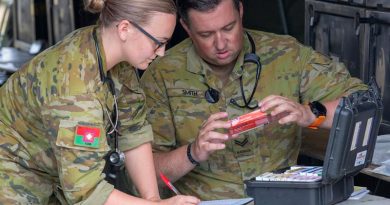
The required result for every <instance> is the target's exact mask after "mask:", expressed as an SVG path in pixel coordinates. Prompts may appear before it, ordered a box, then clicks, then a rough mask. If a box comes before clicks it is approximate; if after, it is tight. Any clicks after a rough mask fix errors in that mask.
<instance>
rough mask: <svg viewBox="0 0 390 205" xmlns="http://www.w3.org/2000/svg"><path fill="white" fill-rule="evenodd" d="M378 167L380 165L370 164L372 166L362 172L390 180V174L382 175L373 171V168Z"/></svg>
mask: <svg viewBox="0 0 390 205" xmlns="http://www.w3.org/2000/svg"><path fill="white" fill-rule="evenodd" d="M377 167H378V166H377V165H370V166H368V167H366V168H364V169H363V170H362V171H360V172H361V173H363V174H367V175H368V176H372V177H375V178H377V179H380V180H383V181H387V182H390V176H385V175H382V174H378V173H375V172H372V170H373V169H375V168H377Z"/></svg>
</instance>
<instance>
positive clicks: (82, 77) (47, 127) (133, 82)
mask: <svg viewBox="0 0 390 205" xmlns="http://www.w3.org/2000/svg"><path fill="white" fill-rule="evenodd" d="M92 30H93V27H86V28H82V29H79V30H77V31H75V32H73V33H71V34H70V35H68V36H67V37H66V38H65V39H64V40H63V41H61V42H60V43H58V44H57V45H55V46H53V47H51V48H49V49H47V50H46V51H44V52H42V53H41V54H39V55H38V56H36V57H35V58H34V59H32V60H31V61H30V62H29V63H28V64H26V65H24V66H23V67H22V68H21V70H19V71H18V72H17V73H14V74H13V75H12V76H11V77H10V78H9V79H8V81H7V82H6V84H4V85H3V86H2V87H1V88H0V96H1V99H0V115H1V119H0V186H1V192H0V204H47V203H50V204H51V203H55V204H58V203H61V204H79V203H83V204H94V205H96V204H103V203H104V202H105V201H106V200H107V197H108V196H109V195H110V193H111V192H112V191H113V189H114V187H113V186H112V185H111V184H108V183H107V181H105V180H104V178H105V175H104V174H103V173H102V171H103V168H104V166H105V160H104V158H103V157H104V156H105V155H106V154H107V153H108V151H110V146H109V145H108V143H107V139H106V133H105V129H106V126H107V125H108V116H107V114H106V112H105V110H107V111H108V113H111V112H112V108H113V102H114V101H113V96H112V94H111V93H110V91H109V89H108V86H107V85H106V84H103V83H102V81H101V78H100V74H99V70H98V63H97V56H96V53H95V45H94V41H93V38H92ZM98 34H99V31H98ZM97 36H100V35H97ZM98 38H99V39H98V41H99V45H100V50H101V51H102V53H101V55H102V59H103V65H106V64H105V56H104V52H103V51H104V50H103V48H102V47H101V46H102V43H101V39H100V37H98ZM103 67H104V68H103V70H104V72H105V73H107V71H106V68H105V66H103ZM110 73H111V75H112V78H113V81H114V83H115V88H116V94H117V96H118V108H119V119H120V122H121V127H120V133H121V134H122V135H121V136H120V138H119V144H120V145H119V149H121V150H122V151H126V150H129V149H132V148H134V147H136V146H138V145H141V144H143V143H146V142H150V141H152V136H153V134H152V129H151V127H150V125H149V124H147V123H146V120H145V117H146V112H145V111H146V110H145V109H144V108H145V106H144V103H145V101H144V99H145V96H144V94H143V91H142V90H141V88H140V87H139V84H138V78H137V76H136V74H135V71H134V70H133V69H132V68H130V67H129V65H128V64H119V65H117V66H116V67H115V68H113V69H112V70H110ZM77 125H79V126H93V127H97V128H99V129H100V131H101V132H100V142H99V146H98V148H91V147H82V146H77V145H76V144H75V143H74V139H75V127H76V126H77Z"/></svg>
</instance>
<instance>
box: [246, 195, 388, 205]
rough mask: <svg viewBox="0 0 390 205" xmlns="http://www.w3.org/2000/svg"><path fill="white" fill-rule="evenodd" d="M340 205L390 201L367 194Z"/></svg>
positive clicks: (374, 203)
mask: <svg viewBox="0 0 390 205" xmlns="http://www.w3.org/2000/svg"><path fill="white" fill-rule="evenodd" d="M254 204H255V203H254V202H251V203H249V204H248V205H254ZM337 204H338V205H355V204H359V205H385V204H390V199H389V198H385V197H381V196H374V195H371V194H367V195H366V196H364V197H363V198H361V199H359V200H346V201H343V202H340V203H337Z"/></svg>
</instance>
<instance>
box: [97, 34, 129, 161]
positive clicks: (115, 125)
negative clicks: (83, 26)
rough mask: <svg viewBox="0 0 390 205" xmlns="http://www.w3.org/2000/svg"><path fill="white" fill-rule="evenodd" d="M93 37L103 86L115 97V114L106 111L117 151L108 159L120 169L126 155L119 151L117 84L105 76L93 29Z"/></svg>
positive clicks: (109, 132)
mask: <svg viewBox="0 0 390 205" xmlns="http://www.w3.org/2000/svg"><path fill="white" fill-rule="evenodd" d="M92 36H93V40H94V42H95V49H96V56H97V61H98V66H99V73H100V79H101V81H102V82H103V84H105V83H107V85H108V88H109V90H110V92H111V94H112V96H113V97H114V108H113V113H112V115H111V117H110V114H109V113H108V111H107V109H104V110H105V112H106V114H107V116H108V120H109V122H110V126H109V127H108V129H107V135H108V136H110V137H114V143H115V149H114V150H112V151H111V152H110V153H109V154H108V157H107V159H108V162H109V163H110V164H111V165H113V166H118V167H120V166H122V165H123V164H124V162H125V154H124V153H123V152H122V151H120V150H119V145H118V143H119V140H118V137H119V135H120V133H119V131H118V127H119V116H118V102H117V97H116V94H115V84H114V81H113V80H112V78H111V75H110V73H108V74H107V76H105V74H104V71H103V63H102V57H101V55H100V49H99V44H98V40H97V37H96V28H94V29H93V32H92ZM113 119H115V122H114V121H113Z"/></svg>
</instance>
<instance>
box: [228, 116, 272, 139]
mask: <svg viewBox="0 0 390 205" xmlns="http://www.w3.org/2000/svg"><path fill="white" fill-rule="evenodd" d="M270 121H271V116H270V115H268V114H267V113H264V112H261V111H260V110H255V111H253V112H250V113H247V114H244V115H241V116H239V117H236V118H234V119H232V120H230V123H231V125H232V126H231V127H230V129H229V134H230V135H235V134H241V133H243V132H247V131H249V130H251V129H254V128H256V127H260V126H262V125H265V124H268V123H269V122H270Z"/></svg>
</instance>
